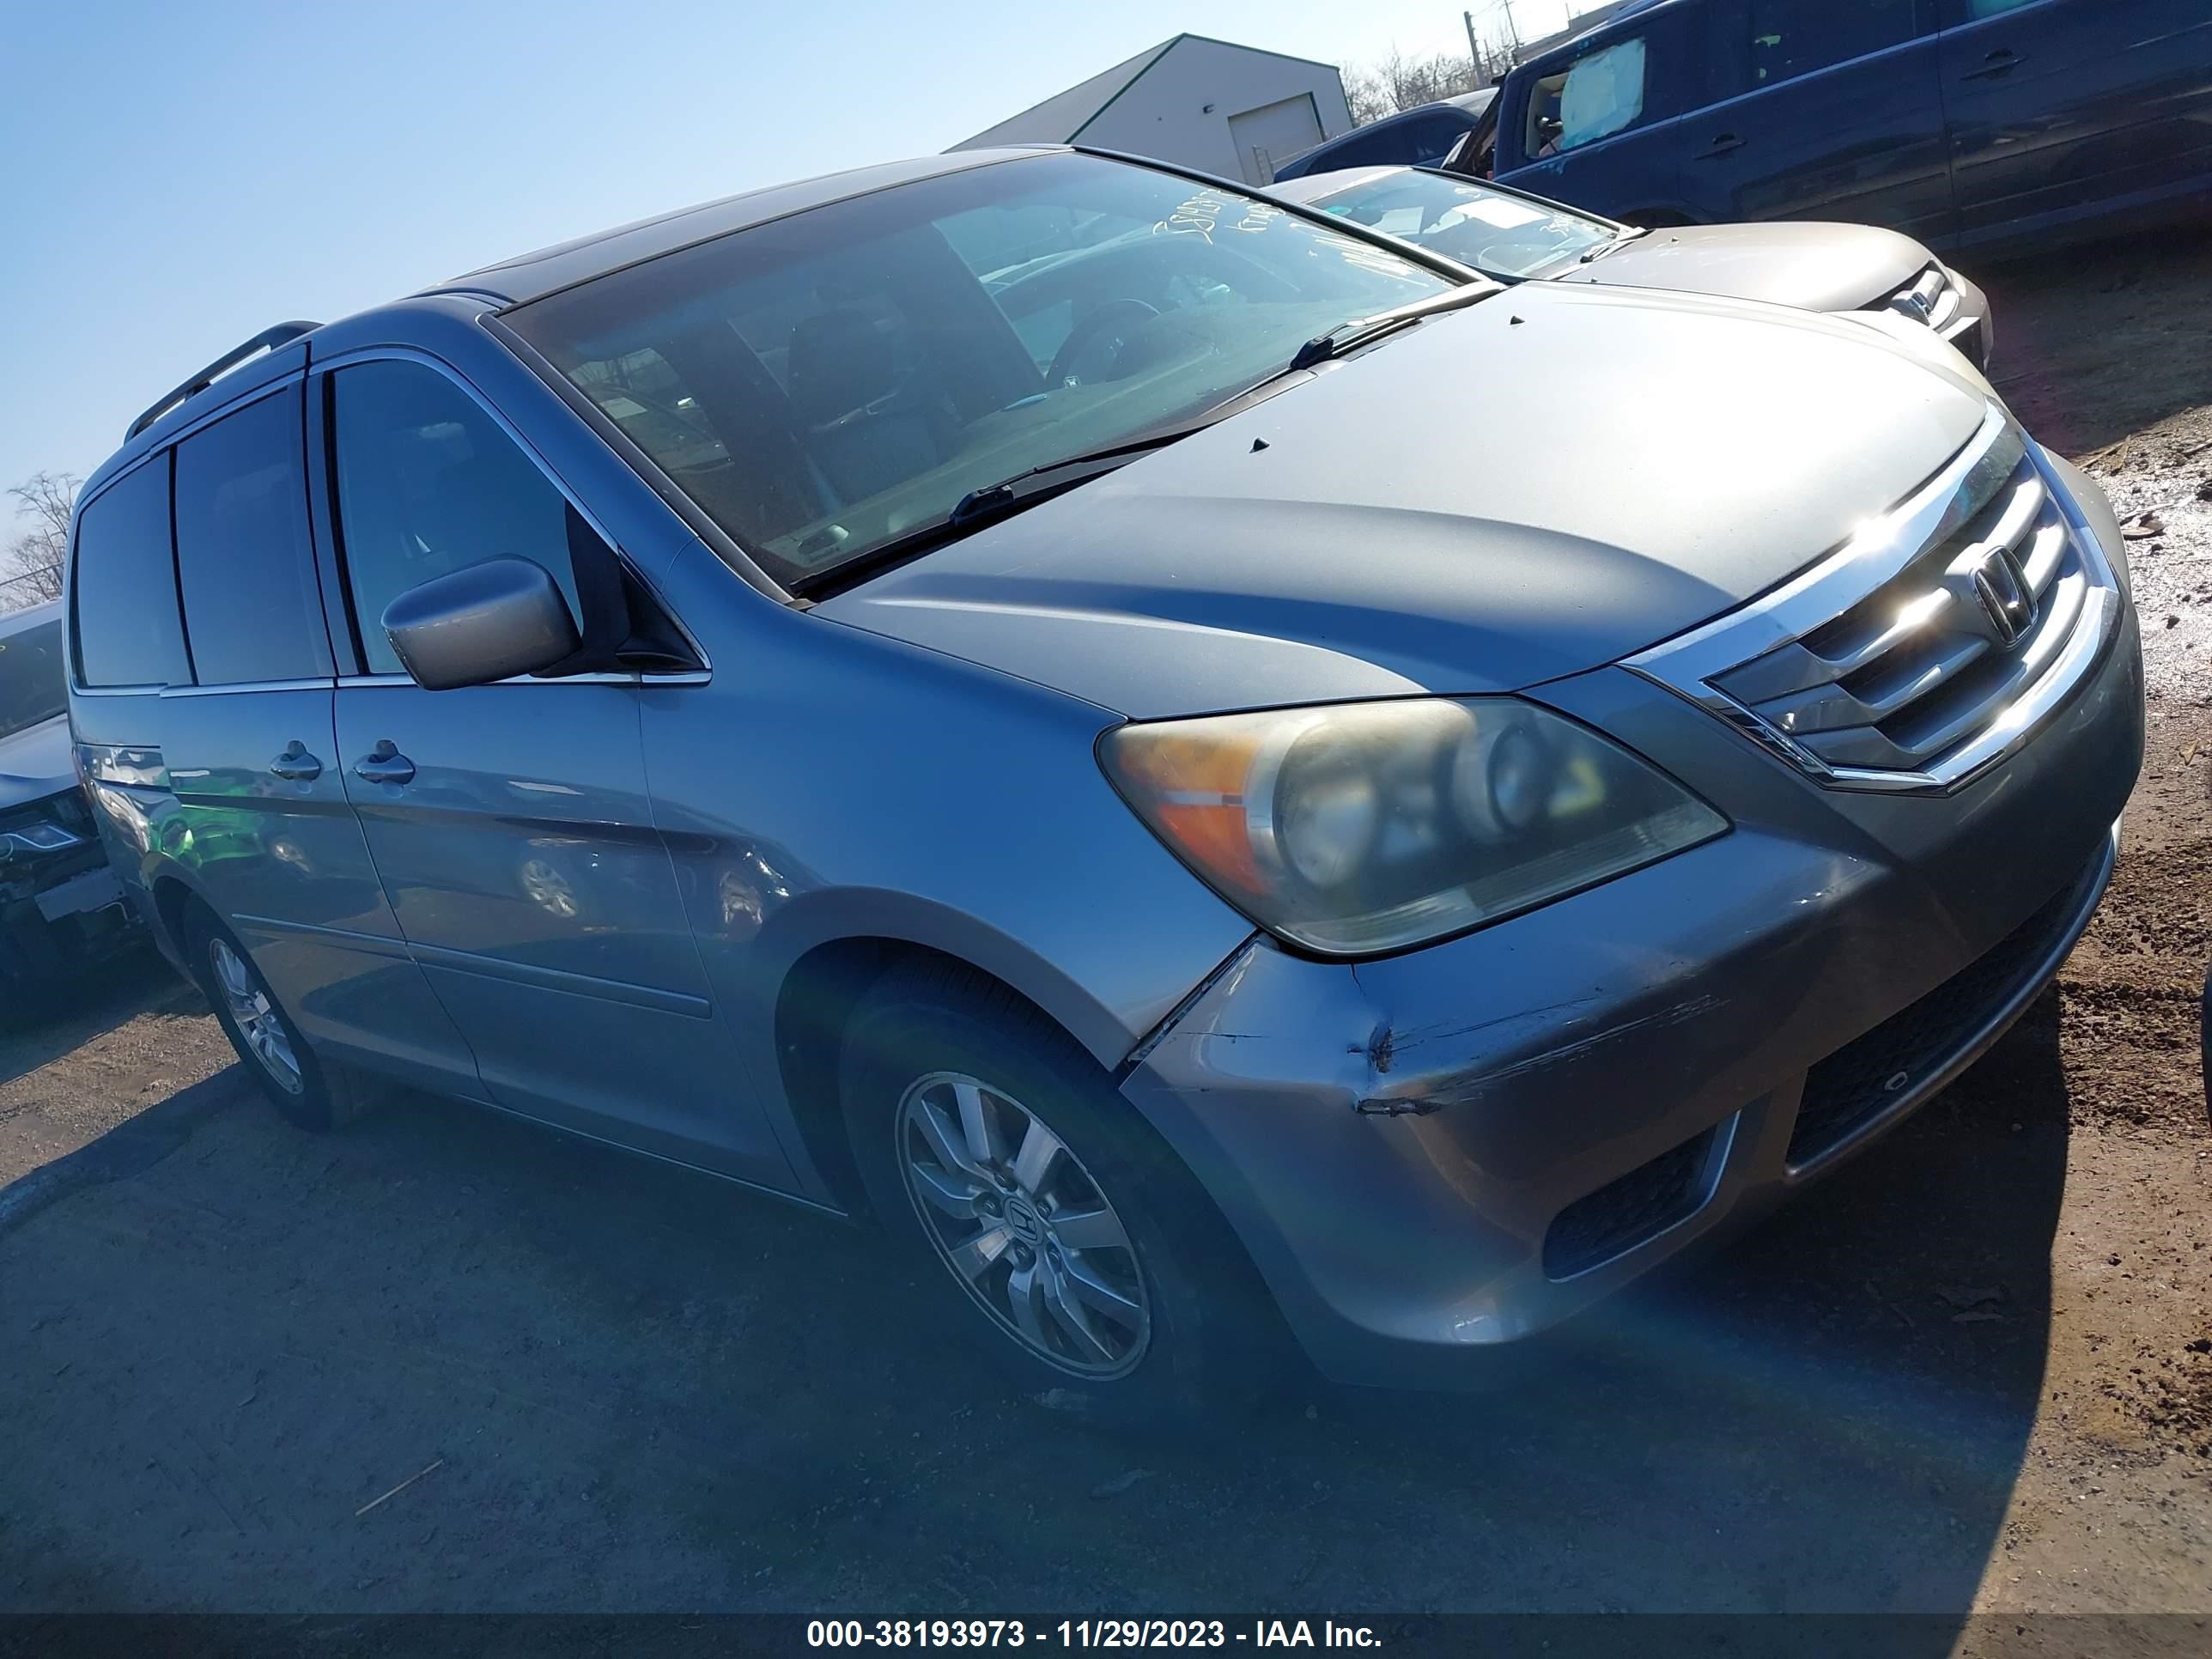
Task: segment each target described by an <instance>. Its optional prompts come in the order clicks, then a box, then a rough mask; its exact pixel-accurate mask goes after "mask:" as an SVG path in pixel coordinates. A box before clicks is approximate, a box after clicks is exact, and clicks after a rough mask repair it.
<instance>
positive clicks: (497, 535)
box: [323, 358, 788, 1182]
mask: <svg viewBox="0 0 2212 1659" xmlns="http://www.w3.org/2000/svg"><path fill="white" fill-rule="evenodd" d="M323 380H324V381H325V383H326V393H325V395H326V402H325V410H326V411H327V418H328V420H329V422H330V431H331V482H332V488H333V489H334V492H335V495H336V498H337V499H336V506H337V522H338V524H339V527H340V537H339V541H340V550H341V555H342V566H343V574H344V580H345V583H346V586H347V590H348V595H349V600H350V610H351V614H352V617H353V618H354V621H355V625H356V632H357V635H358V640H359V645H360V649H361V653H362V661H363V665H364V666H365V667H366V668H367V669H368V673H367V674H365V675H363V676H361V677H358V678H348V679H346V680H343V681H342V682H341V683H340V684H339V687H338V691H337V756H338V757H339V760H340V763H341V769H342V772H343V780H344V786H345V788H346V791H347V793H348V795H349V799H351V801H352V803H353V805H354V807H355V810H356V811H357V812H358V813H359V815H360V818H361V823H362V829H363V831H364V833H365V834H366V835H367V836H368V845H369V849H370V852H371V853H372V854H374V858H375V860H376V867H377V870H378V872H379V874H380V876H381V877H382V878H383V883H384V888H385V890H386V893H388V894H389V895H390V896H391V900H392V908H393V910H394V912H395V913H396V915H397V916H398V923H399V927H400V930H401V932H402V933H404V935H405V937H406V939H407V942H408V945H409V946H410V950H411V951H412V952H413V954H414V956H415V958H416V961H418V962H419V963H421V964H422V970H423V972H424V973H425V974H426V975H428V979H429V981H430V983H431V984H432V986H433V987H435V989H436V991H437V993H438V996H439V998H440V1000H441V1001H442V1002H443V1003H444V1004H445V1006H446V1007H447V1009H448V1010H449V1011H450V1012H451V1013H452V1014H453V1018H454V1020H455V1022H456V1023H457V1024H459V1026H460V1028H461V1030H463V1031H464V1032H465V1034H466V1035H467V1036H468V1038H469V1041H470V1042H471V1045H472V1046H473V1048H475V1050H476V1054H477V1064H478V1066H479V1068H480V1070H481V1072H482V1073H483V1081H484V1085H485V1088H486V1090H487V1091H489V1094H490V1096H491V1097H492V1098H493V1099H494V1100H495V1101H496V1102H498V1103H501V1104H502V1105H506V1106H508V1107H511V1108H513V1109H516V1110H518V1111H522V1112H526V1113H528V1114H530V1115H534V1116H539V1117H544V1118H545V1119H548V1120H549V1121H555V1122H558V1123H561V1124H563V1125H565V1126H567V1127H572V1128H577V1129H581V1130H584V1131H586V1133H595V1134H599V1135H603V1136H605V1137H606V1138H608V1139H616V1140H619V1141H621V1142H623V1143H624V1144H627V1145H632V1146H639V1147H641V1148H642V1149H644V1150H647V1151H650V1152H659V1153H662V1154H664V1155H666V1156H670V1157H674V1158H682V1159H684V1160H685V1161H687V1162H695V1163H701V1164H707V1165H708V1166H709V1167H714V1168H718V1169H722V1170H726V1171H727V1172H728V1173H731V1174H735V1175H739V1176H745V1177H747V1178H753V1179H762V1180H771V1181H777V1182H782V1181H787V1179H788V1176H787V1166H786V1165H785V1164H784V1161H783V1158H782V1155H781V1152H779V1151H778V1150H777V1149H776V1147H775V1143H774V1140H773V1139H772V1137H771V1136H770V1134H769V1132H768V1130H767V1127H766V1125H765V1123H764V1122H763V1121H762V1120H761V1119H760V1117H759V1116H758V1115H757V1112H756V1111H755V1109H754V1107H753V1103H752V1102H751V1100H750V1097H749V1094H750V1091H748V1090H747V1089H746V1088H745V1086H744V1083H743V1082H742V1076H743V1073H741V1071H740V1069H739V1066H738V1060H737V1056H736V1052H735V1048H734V1045H733V1044H732V1042H731V1041H730V1039H729V1036H728V1034H727V1032H726V1031H725V1030H723V1028H722V1027H721V1025H720V1024H719V1023H718V1022H717V1021H716V1019H715V1018H714V1008H713V1006H712V1005H711V1002H710V999H709V994H708V986H707V982H706V976H705V974H704V972H703V970H702V968H701V966H700V962H699V955H698V950H697V947H696V944H695V943H694V941H693V939H692V938H691V934H690V927H689V926H688V924H687V922H686V921H685V917H684V907H683V903H682V901H681V899H680V897H679V896H678V890H677V884H676V873H675V868H674V865H673V863H672V861H671V858H670V855H669V852H668V848H667V847H666V845H665V843H664V842H663V841H662V839H661V836H660V835H659V831H658V830H657V829H655V827H654V825H653V812H652V805H651V800H650V798H649V796H648V793H647V787H646V774H645V757H644V750H643V746H642V744H641V738H640V735H639V696H640V693H639V690H638V686H637V684H636V682H635V680H633V679H629V678H621V677H617V676H611V675H591V676H585V677H581V678H573V679H520V680H512V681H506V682H502V683H501V684H495V685H484V686H474V687H469V688H466V689H464V690H453V691H425V690H422V689H421V688H420V687H418V686H416V684H413V682H412V681H410V680H409V679H408V678H406V676H405V675H404V672H402V671H401V666H400V663H399V659H398V656H397V655H396V653H394V652H393V651H392V645H391V642H390V641H389V640H388V639H387V638H386V636H385V635H384V632H383V629H381V628H380V626H378V618H380V617H381V616H382V614H383V611H384V608H385V606H386V605H388V604H389V603H390V602H391V601H392V599H394V598H396V597H397V596H398V594H400V593H401V592H404V591H405V590H406V589H408V588H410V587H412V586H415V585H416V584H417V583H419V582H422V581H425V580H428V579H429V578H431V577H433V576H437V575H441V574H446V573H447V572H448V571H451V570H455V569H459V568H463V567H464V566H466V565H469V564H472V563H476V562H480V561H482V560H484V559H489V558H495V557H502V556H505V557H520V558H527V559H531V560H532V561H534V562H537V563H538V564H541V565H543V566H544V568H546V569H547V571H548V572H549V573H550V574H551V575H552V576H553V577H554V579H555V580H556V582H558V583H559V584H560V586H561V587H562V591H563V592H564V593H565V594H566V596H567V597H568V602H569V605H570V606H571V609H572V610H576V611H579V612H580V607H579V605H578V578H577V573H576V567H575V562H574V556H573V555H572V553H571V551H570V537H571V536H572V535H574V534H586V535H588V534H590V533H592V532H590V531H589V529H588V526H585V525H584V524H583V521H582V520H581V519H580V516H579V515H578V514H576V513H574V511H573V510H572V509H571V507H569V504H568V501H567V498H566V497H565V496H564V495H562V493H561V491H560V489H559V488H558V487H557V486H556V485H555V484H554V483H553V482H552V481H551V479H550V477H548V476H547V475H546V474H545V473H544V471H541V470H540V469H539V467H538V465H537V464H536V463H535V462H534V461H533V460H532V459H531V458H530V456H529V455H528V454H527V453H526V452H525V451H524V450H523V449H522V447H520V444H518V443H517V441H515V440H514V438H513V437H512V436H511V435H509V433H508V431H507V429H506V428H504V427H503V425H502V424H501V422H500V421H499V420H498V419H497V418H496V417H495V416H493V415H492V414H491V413H490V412H489V410H487V409H486V407H485V406H484V405H483V404H482V403H480V402H478V401H477V399H476V398H475V397H474V396H473V395H472V394H471V392H468V391H466V390H465V389H464V388H463V387H462V386H460V385H459V383H458V382H457V381H456V380H453V379H452V378H449V377H448V376H447V374H445V373H443V372H442V371H441V370H440V369H438V368H433V367H431V366H430V365H429V364H428V363H427V362H421V361H418V360H413V359H398V358H375V359H371V360H369V361H366V362H357V363H354V364H351V365H349V366H341V367H338V368H335V369H333V370H332V371H331V372H330V373H329V374H327V375H325V376H324V377H323Z"/></svg>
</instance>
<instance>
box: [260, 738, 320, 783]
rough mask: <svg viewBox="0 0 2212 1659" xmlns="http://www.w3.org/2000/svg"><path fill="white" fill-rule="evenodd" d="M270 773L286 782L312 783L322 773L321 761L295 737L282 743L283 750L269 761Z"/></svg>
mask: <svg viewBox="0 0 2212 1659" xmlns="http://www.w3.org/2000/svg"><path fill="white" fill-rule="evenodd" d="M269 771H270V775H271V776H273V777H279V778H283V780H284V781H286V782H287V783H312V782H313V781H314V780H315V779H317V778H319V777H320V776H322V775H323V763H322V762H320V761H319V760H317V759H316V758H315V757H313V755H311V754H309V753H308V752H307V749H306V747H305V745H303V744H301V742H300V740H299V739H298V738H293V739H292V741H291V742H289V743H288V744H285V745H284V752H283V754H281V755H279V756H277V757H276V759H275V760H273V761H270V763H269Z"/></svg>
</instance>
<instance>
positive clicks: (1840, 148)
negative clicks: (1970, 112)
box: [1682, 0, 1957, 242]
mask: <svg viewBox="0 0 2212 1659" xmlns="http://www.w3.org/2000/svg"><path fill="white" fill-rule="evenodd" d="M1932 3H1933V0H1720V3H1717V4H1715V5H1714V6H1713V8H1712V24H1713V27H1712V34H1711V40H1710V46H1711V56H1712V62H1713V64H1714V65H1715V69H1716V73H1717V76H1719V77H1720V78H1719V81H1718V85H1720V86H1721V87H1722V88H1725V89H1729V90H1731V91H1733V92H1734V94H1735V95H1734V96H1731V97H1727V98H1724V99H1723V100H1722V101H1720V102H1718V103H1717V104H1715V105H1713V106H1711V108H1708V109H1705V110H1702V111H1700V112H1699V114H1698V115H1697V116H1696V117H1695V118H1692V120H1691V121H1689V122H1688V123H1687V124H1686V125H1685V128H1684V144H1683V150H1682V154H1683V158H1684V159H1683V163H1682V167H1683V190H1684V191H1685V192H1686V194H1687V195H1688V196H1689V197H1690V198H1691V200H1692V202H1693V203H1694V204H1696V205H1697V208H1698V214H1699V217H1700V218H1702V219H1706V220H1710V221H1712V222H1726V221H1729V220H1741V219H1837V220H1844V221H1848V222H1852V223H1856V224H1866V225H1881V226H1886V227H1887V228H1889V229H1892V230H1898V231H1902V232H1904V233H1905V234H1906V235H1908V236H1913V237H1917V238H1918V239H1919V240H1922V241H1924V242H1946V241H1948V240H1949V239H1950V238H1951V237H1952V235H1953V234H1954V233H1955V231H1956V229H1957V217H1956V215H1955V213H1954V210H1953V207H1952V200H1951V173H1950V156H1949V152H1948V144H1947V142H1946V139H1945V137H1944V131H1943V106H1942V98H1941V96H1940V94H1939V93H1938V91H1937V87H1936V38H1935V34H1934V33H1933V22H1932V20H1931V19H1930V18H1929V17H1927V16H1923V9H1924V8H1926V7H1928V6H1929V5H1931V4H1932Z"/></svg>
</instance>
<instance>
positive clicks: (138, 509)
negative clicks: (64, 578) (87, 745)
mask: <svg viewBox="0 0 2212 1659" xmlns="http://www.w3.org/2000/svg"><path fill="white" fill-rule="evenodd" d="M70 593H71V594H72V596H73V598H72V603H73V605H75V607H76V658H77V672H78V673H79V675H80V676H81V677H82V679H83V681H84V683H85V684H87V685H189V684H191V678H192V670H191V662H190V661H189V659H187V658H186V657H185V630H184V628H183V625H182V624H181V623H179V620H178V616H177V568H176V560H175V555H174V553H173V551H172V550H171V548H170V544H169V456H168V453H167V451H166V450H165V451H163V452H162V453H161V454H160V455H158V456H156V457H155V459H153V460H151V461H149V462H148V463H147V464H146V465H143V466H142V467H140V468H139V469H138V470H137V471H136V472H133V473H131V474H130V475H128V476H127V477H125V478H124V479H123V480H122V481H121V482H120V483H117V484H115V485H114V486H113V487H112V488H111V489H107V490H106V491H105V492H104V493H102V494H101V495H100V496H99V498H98V499H97V500H95V501H92V502H90V503H89V504H88V505H87V506H86V507H85V508H84V509H83V511H82V513H79V514H78V515H77V529H76V567H75V572H74V574H73V575H72V577H71V579H70Z"/></svg>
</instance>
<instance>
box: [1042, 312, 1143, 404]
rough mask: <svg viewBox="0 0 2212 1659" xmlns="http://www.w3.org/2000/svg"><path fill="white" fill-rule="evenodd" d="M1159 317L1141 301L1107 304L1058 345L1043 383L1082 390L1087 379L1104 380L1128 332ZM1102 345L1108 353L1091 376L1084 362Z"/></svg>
mask: <svg viewBox="0 0 2212 1659" xmlns="http://www.w3.org/2000/svg"><path fill="white" fill-rule="evenodd" d="M1159 314H1160V308H1159V307H1158V306H1153V305H1146V303H1145V302H1144V301H1142V300H1109V301H1106V303H1105V304H1104V305H1103V306H1100V307H1098V309H1097V310H1096V311H1094V312H1092V313H1090V315H1088V316H1086V317H1085V319H1083V320H1082V321H1081V322H1079V323H1078V324H1077V325H1075V326H1074V327H1073V328H1072V329H1070V330H1069V331H1068V332H1067V337H1066V339H1065V340H1062V341H1061V342H1060V349H1059V350H1058V351H1055V352H1054V353H1053V355H1052V367H1051V368H1048V369H1047V370H1046V371H1045V380H1046V383H1047V384H1048V385H1049V386H1081V385H1082V384H1083V383H1084V381H1085V380H1089V379H1093V378H1096V379H1099V380H1103V379H1105V378H1106V377H1107V374H1108V373H1109V371H1110V370H1111V369H1112V368H1113V367H1114V362H1115V358H1117V357H1119V356H1121V347H1122V345H1123V344H1124V343H1125V342H1126V340H1127V336H1128V332H1129V331H1130V330H1131V329H1133V328H1134V327H1136V326H1137V325H1139V323H1149V322H1150V321H1152V319H1153V318H1155V317H1157V316H1158V315H1159ZM1101 345H1104V346H1106V347H1107V348H1108V349H1107V351H1106V353H1105V355H1104V358H1103V361H1102V362H1099V363H1098V364H1097V368H1096V371H1095V374H1094V373H1093V372H1092V369H1091V365H1090V364H1088V363H1087V362H1085V358H1086V357H1087V356H1089V355H1090V354H1091V351H1092V350H1093V349H1095V348H1097V347H1098V346H1101Z"/></svg>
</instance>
